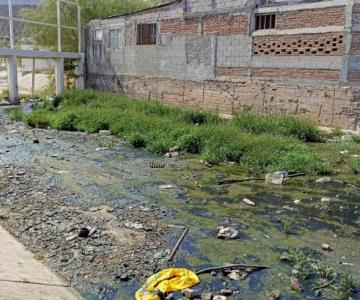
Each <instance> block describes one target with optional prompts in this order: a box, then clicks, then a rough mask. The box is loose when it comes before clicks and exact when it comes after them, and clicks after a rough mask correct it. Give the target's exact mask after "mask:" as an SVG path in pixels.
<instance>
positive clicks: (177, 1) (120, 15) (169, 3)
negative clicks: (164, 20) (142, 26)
mask: <svg viewBox="0 0 360 300" xmlns="http://www.w3.org/2000/svg"><path fill="white" fill-rule="evenodd" d="M182 1H183V0H172V1H170V2H166V3H162V4H159V5H155V6H151V7H148V8H144V9H141V10H136V11H132V12H128V13H123V14H119V15H113V16H108V17H103V18H100V20H106V19H112V18H118V17H122V16H128V15H134V14H138V13H142V12H146V11H148V10H152V9H158V8H162V7H166V6H169V5H171V4H174V3H181V2H182Z"/></svg>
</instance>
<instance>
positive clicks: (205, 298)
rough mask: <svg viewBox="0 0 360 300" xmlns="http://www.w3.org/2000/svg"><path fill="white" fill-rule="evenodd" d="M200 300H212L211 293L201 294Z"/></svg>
mask: <svg viewBox="0 0 360 300" xmlns="http://www.w3.org/2000/svg"><path fill="white" fill-rule="evenodd" d="M201 299H202V300H212V299H213V294H212V293H202V294H201Z"/></svg>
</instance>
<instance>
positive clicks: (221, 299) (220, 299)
mask: <svg viewBox="0 0 360 300" xmlns="http://www.w3.org/2000/svg"><path fill="white" fill-rule="evenodd" d="M227 299H228V297H226V296H222V295H216V296H214V298H213V300H227Z"/></svg>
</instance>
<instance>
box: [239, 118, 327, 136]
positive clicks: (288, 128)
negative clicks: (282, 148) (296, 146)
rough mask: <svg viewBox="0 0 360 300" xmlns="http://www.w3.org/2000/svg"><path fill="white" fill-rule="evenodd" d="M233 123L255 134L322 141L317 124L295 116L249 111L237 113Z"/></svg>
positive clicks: (244, 130)
mask: <svg viewBox="0 0 360 300" xmlns="http://www.w3.org/2000/svg"><path fill="white" fill-rule="evenodd" d="M235 124H236V125H237V126H238V127H239V128H240V129H241V130H242V131H243V132H249V133H255V134H262V133H271V134H280V135H284V136H291V137H295V138H297V139H299V140H302V141H306V142H323V141H324V138H323V136H322V135H321V133H320V131H319V130H318V129H317V126H316V125H315V124H314V123H313V122H311V121H309V120H302V119H300V118H298V117H296V116H291V115H290V116H264V115H259V114H255V113H253V112H251V111H245V112H242V113H238V114H237V115H236V117H235Z"/></svg>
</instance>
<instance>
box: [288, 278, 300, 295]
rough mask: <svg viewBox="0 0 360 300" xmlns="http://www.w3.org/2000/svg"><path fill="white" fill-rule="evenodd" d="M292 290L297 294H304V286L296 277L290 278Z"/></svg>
mask: <svg viewBox="0 0 360 300" xmlns="http://www.w3.org/2000/svg"><path fill="white" fill-rule="evenodd" d="M290 288H291V289H292V290H293V291H295V292H299V293H301V292H302V286H301V284H300V282H299V280H298V279H297V278H296V277H291V278H290Z"/></svg>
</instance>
